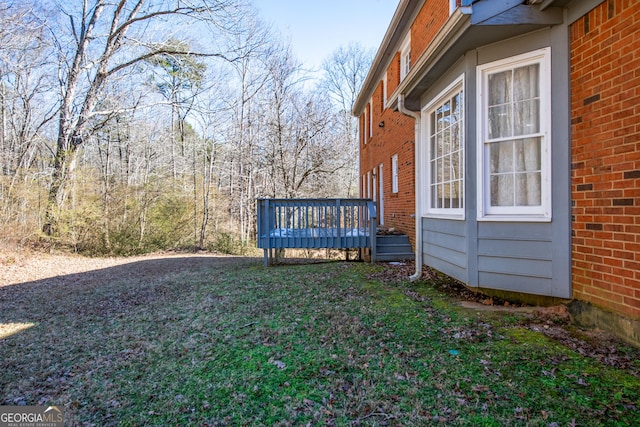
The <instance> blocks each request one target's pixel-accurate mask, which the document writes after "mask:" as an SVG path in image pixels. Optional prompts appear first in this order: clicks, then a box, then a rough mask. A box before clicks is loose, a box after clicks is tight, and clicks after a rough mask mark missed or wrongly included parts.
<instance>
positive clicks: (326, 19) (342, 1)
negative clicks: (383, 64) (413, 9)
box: [254, 0, 399, 69]
mask: <svg viewBox="0 0 640 427" xmlns="http://www.w3.org/2000/svg"><path fill="white" fill-rule="evenodd" d="M398 3H399V0H254V4H255V6H256V7H257V8H258V10H259V11H260V14H261V16H262V18H263V19H264V21H266V22H267V23H271V24H272V25H273V26H274V27H275V28H276V29H277V30H279V31H280V33H281V34H282V37H283V38H284V39H285V40H291V45H292V48H293V52H294V54H295V56H296V57H297V58H298V60H300V61H301V62H302V64H303V66H304V67H305V68H315V69H317V68H320V66H321V65H322V61H323V60H324V59H326V58H327V57H328V56H329V55H331V53H332V52H333V51H335V50H336V49H337V48H338V47H340V46H347V45H348V44H349V43H350V42H358V43H360V44H362V46H364V47H365V48H373V49H377V48H378V46H379V45H380V42H381V41H382V38H383V37H384V34H385V32H386V31H387V27H388V26H389V23H390V22H391V18H392V17H393V13H394V12H395V10H396V7H397V6H398Z"/></svg>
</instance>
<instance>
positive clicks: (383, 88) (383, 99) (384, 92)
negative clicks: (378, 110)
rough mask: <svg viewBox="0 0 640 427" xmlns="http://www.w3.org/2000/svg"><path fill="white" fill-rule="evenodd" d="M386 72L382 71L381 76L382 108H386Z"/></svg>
mask: <svg viewBox="0 0 640 427" xmlns="http://www.w3.org/2000/svg"><path fill="white" fill-rule="evenodd" d="M387 98H388V97H387V73H386V72H385V73H384V77H383V78H382V108H383V109H385V108H387Z"/></svg>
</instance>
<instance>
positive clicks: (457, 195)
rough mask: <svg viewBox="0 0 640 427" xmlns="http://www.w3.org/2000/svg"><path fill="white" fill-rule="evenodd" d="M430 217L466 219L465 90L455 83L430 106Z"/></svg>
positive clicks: (428, 132) (428, 206)
mask: <svg viewBox="0 0 640 427" xmlns="http://www.w3.org/2000/svg"><path fill="white" fill-rule="evenodd" d="M424 111H425V118H426V120H427V137H428V139H427V140H428V141H429V142H428V149H427V157H428V158H427V164H428V166H427V168H428V173H427V180H428V185H427V188H428V190H427V191H428V193H429V197H428V198H427V206H426V208H427V213H428V214H436V215H438V214H443V215H456V216H457V215H464V182H465V177H464V152H465V150H464V121H465V118H464V87H463V77H460V78H458V79H457V80H455V81H454V82H453V83H452V84H451V85H449V87H447V88H446V89H445V90H444V91H443V92H442V93H441V94H440V95H439V96H438V97H437V98H436V99H435V100H434V102H432V103H431V104H429V105H428V106H427V108H426V109H425V110H424Z"/></svg>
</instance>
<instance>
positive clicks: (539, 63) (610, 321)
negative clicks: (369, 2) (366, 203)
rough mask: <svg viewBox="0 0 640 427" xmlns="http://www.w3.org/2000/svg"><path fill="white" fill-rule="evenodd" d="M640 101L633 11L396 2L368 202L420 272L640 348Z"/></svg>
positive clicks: (367, 95) (637, 21) (374, 130)
mask: <svg viewBox="0 0 640 427" xmlns="http://www.w3.org/2000/svg"><path fill="white" fill-rule="evenodd" d="M639 106H640V2H638V1H636V0H401V1H400V3H399V5H398V8H397V10H396V12H395V14H394V16H393V18H392V21H391V24H390V26H389V29H388V30H387V33H386V35H385V38H384V39H383V42H382V44H381V46H380V48H379V50H378V53H377V56H376V58H375V61H374V64H373V65H372V67H371V70H370V72H369V75H368V77H367V80H366V81H365V83H364V85H363V88H362V90H361V92H360V94H359V97H358V99H357V101H356V104H355V106H354V110H353V112H354V114H355V115H356V116H358V117H360V131H361V141H360V174H361V194H362V196H364V197H375V198H376V200H377V201H378V204H379V205H380V206H379V209H380V211H381V216H382V218H384V225H385V226H387V227H395V228H397V229H399V230H401V231H403V232H405V233H407V234H410V235H412V236H413V240H412V243H413V245H414V248H415V252H416V261H417V262H416V264H417V265H422V264H426V265H429V266H431V267H434V268H436V269H438V270H440V271H442V272H444V273H446V274H448V275H450V276H452V277H454V278H456V279H458V280H460V281H462V282H464V283H465V284H466V285H467V286H469V287H472V288H477V289H480V290H483V291H485V292H489V293H497V294H508V295H509V296H510V297H512V298H522V299H528V300H534V301H539V302H553V301H558V300H565V301H566V300H571V301H572V302H571V303H570V304H569V306H570V309H571V311H572V313H573V315H574V316H575V318H576V319H577V320H578V321H580V322H583V323H589V324H592V325H598V326H601V327H606V328H609V329H611V330H613V331H614V332H617V333H619V334H620V335H621V336H624V337H625V338H627V339H629V340H631V341H635V342H640V136H639V135H640V107H639ZM419 270H420V269H419V268H417V269H416V275H417V274H419Z"/></svg>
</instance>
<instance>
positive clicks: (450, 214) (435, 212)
mask: <svg viewBox="0 0 640 427" xmlns="http://www.w3.org/2000/svg"><path fill="white" fill-rule="evenodd" d="M454 91H462V93H463V104H462V120H463V122H462V128H461V137H462V140H461V141H460V143H461V144H462V162H463V164H462V170H464V171H465V176H464V179H463V181H462V200H463V207H461V208H449V209H442V208H441V209H437V208H431V182H430V181H431V179H430V177H431V152H430V151H431V144H430V140H431V120H430V117H429V116H430V114H431V112H432V110H433V109H434V108H436V107H437V106H438V105H439V104H441V103H442V102H443V101H444V100H445V99H446V98H447V97H449V96H450V95H451V94H452V92H454ZM466 104H467V103H466V88H465V84H464V74H462V75H461V76H459V77H458V78H457V79H455V80H454V81H453V82H451V83H450V84H449V85H448V86H447V87H446V88H445V89H444V90H443V91H442V92H440V93H439V94H438V95H437V96H436V97H435V98H434V99H433V100H432V101H431V102H430V103H428V104H427V105H426V106H425V108H423V109H422V118H421V120H422V123H423V124H424V125H423V126H421V127H422V140H423V141H424V145H425V147H424V149H423V150H422V153H423V154H422V164H423V165H425V167H424V168H423V171H424V173H423V175H422V183H423V188H425V190H424V191H425V193H426V196H425V197H423V199H422V205H423V206H422V212H423V214H422V216H423V217H430V218H450V219H459V220H464V219H465V207H466V204H467V194H466V187H467V185H466V182H467V175H466V157H467V147H466V144H465V140H466V138H465V134H466V125H467V124H466V113H467V112H466Z"/></svg>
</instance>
